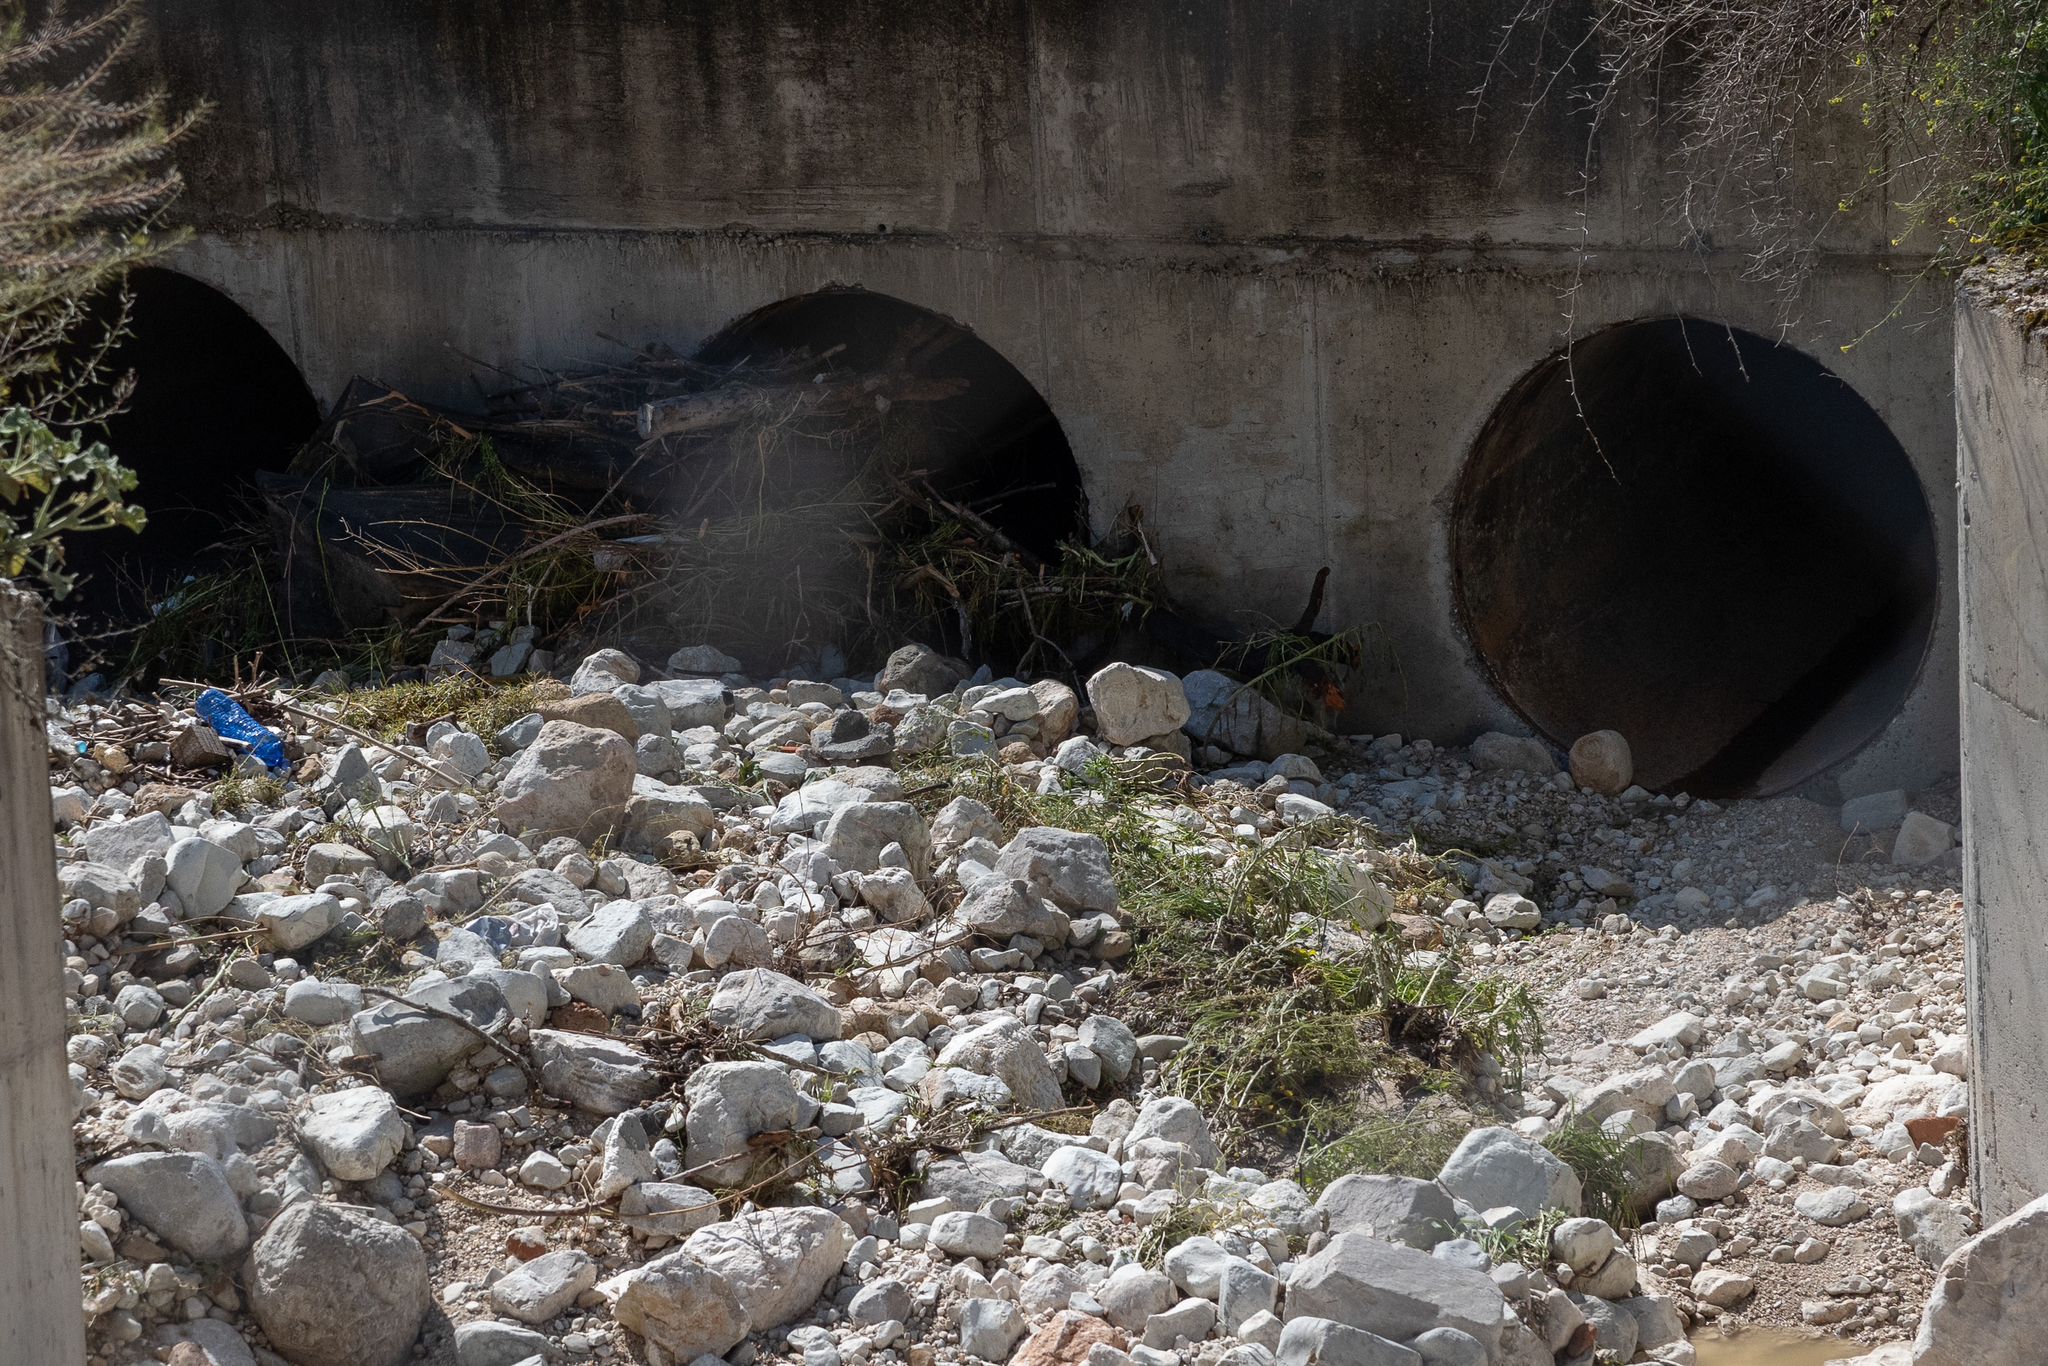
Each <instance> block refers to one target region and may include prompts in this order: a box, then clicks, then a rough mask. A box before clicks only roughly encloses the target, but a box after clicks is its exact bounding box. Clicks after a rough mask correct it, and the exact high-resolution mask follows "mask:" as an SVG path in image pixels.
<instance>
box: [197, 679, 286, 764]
mask: <svg viewBox="0 0 2048 1366" xmlns="http://www.w3.org/2000/svg"><path fill="white" fill-rule="evenodd" d="M192 709H193V710H194V711H196V712H198V713H199V719H200V720H202V721H204V722H206V724H207V725H209V726H212V727H213V729H214V733H215V734H216V735H218V736H220V738H221V739H223V740H234V741H238V742H240V743H241V744H242V745H244V746H246V747H247V749H248V751H249V752H250V753H251V754H253V755H255V756H256V757H257V758H258V759H259V760H261V761H262V763H263V766H264V767H265V768H270V769H278V768H285V767H287V766H288V765H287V763H286V761H285V757H284V741H283V740H282V739H280V738H279V737H278V736H277V734H276V733H275V732H274V731H272V730H271V729H270V728H269V727H267V726H265V725H264V724H263V723H262V722H261V721H258V720H257V719H256V718H255V717H253V716H251V715H249V713H248V712H247V711H245V710H243V708H242V704H241V703H239V702H237V701H235V699H234V698H232V697H229V696H228V695H227V694H226V693H224V692H222V691H221V690H220V689H219V688H208V689H207V690H206V691H205V692H203V693H201V694H199V700H198V701H197V702H195V703H193V704H192Z"/></svg>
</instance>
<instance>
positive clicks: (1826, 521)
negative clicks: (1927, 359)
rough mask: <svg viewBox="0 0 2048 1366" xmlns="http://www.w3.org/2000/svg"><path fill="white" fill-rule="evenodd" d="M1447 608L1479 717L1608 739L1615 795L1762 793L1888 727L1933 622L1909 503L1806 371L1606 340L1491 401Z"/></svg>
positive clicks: (1860, 418) (1741, 339) (1856, 408)
mask: <svg viewBox="0 0 2048 1366" xmlns="http://www.w3.org/2000/svg"><path fill="white" fill-rule="evenodd" d="M1452 517H1453V528H1452V541H1453V548H1452V553H1453V561H1454V571H1455V574H1456V590H1457V601H1458V607H1459V611H1460V614H1461V616H1462V618H1463V622H1464V626H1465V628H1466V630H1467V631H1468V633H1469V634H1470V637H1471V639H1472V642H1473V644H1474V646H1475V647H1476V648H1477V651H1478V653H1479V656H1480V659H1481V661H1482V664H1483V665H1484V667H1485V669H1486V670H1487V672H1488V673H1489V675H1490V676H1491V678H1492V681H1493V682H1494V685H1495V686H1496V687H1497V688H1498V689H1499V691H1500V692H1501V694H1502V696H1503V697H1504V698H1505V699H1506V700H1507V701H1508V702H1509V703H1510V704H1511V705H1512V706H1513V707H1514V708H1515V709H1516V710H1517V711H1519V712H1520V713H1521V715H1522V716H1523V717H1524V718H1525V719H1526V720H1527V721H1528V722H1529V723H1530V724H1531V725H1532V726H1534V727H1535V728H1536V729H1537V730H1539V731H1541V732H1542V733H1543V734H1545V735H1547V736H1549V737H1550V738H1551V739H1552V740H1555V741H1556V742H1558V743H1559V744H1570V743H1571V741H1572V740H1573V739H1574V738H1575V737H1576V736H1578V735H1580V734H1583V733H1584V732H1586V731H1590V730H1597V729H1602V728H1612V729H1615V730H1619V731H1621V732H1622V733H1623V734H1625V735H1626V736H1628V738H1629V741H1630V743H1631V745H1632V747H1633V749H1634V752H1635V760H1636V775H1637V781H1638V782H1640V783H1642V784H1643V785H1645V786H1647V787H1651V788H1659V789H1666V790H1674V791H1675V790H1685V791H1691V792H1695V793H1699V794H1703V795H1709V796H1730V795H1751V794H1768V793H1773V792H1780V791H1784V790H1785V789H1787V788H1790V787H1792V786H1795V785H1797V784H1799V783H1801V782H1803V781H1805V780H1806V779H1809V778H1812V777H1814V776H1815V775H1817V774H1820V773H1822V772H1823V771H1825V770H1826V769H1828V768H1829V767H1830V766H1831V765H1833V764H1835V763H1837V762H1839V761H1841V760H1843V759H1845V758H1847V757H1848V756H1849V755H1851V754H1853V753H1854V752H1855V751H1856V750H1857V749H1858V748H1859V747H1861V746H1862V745H1863V744H1864V743H1865V742H1867V741H1868V740H1870V739H1871V738H1872V737H1874V736H1875V735H1877V734H1878V733H1879V732H1880V731H1882V730H1883V729H1884V727H1885V726H1886V724H1887V723H1888V722H1889V721H1890V720H1891V719H1892V717H1893V716H1894V715H1895V714H1896V713H1897V712H1898V710H1899V708H1900V705H1901V703H1902V702H1903V701H1904V700H1905V697H1906V695H1907V693H1908V691H1909V689H1910V688H1911V686H1912V683H1913V680H1914V677H1915V675H1916V673H1917V671H1918V669H1919V667H1920V663H1921V660H1922V659H1923V657H1924V656H1925V654H1926V651H1927V647H1928V641H1929V634H1930V631H1931V628H1932V625H1933V622H1934V618H1935V613H1936V608H1937V605H1938V591H1939V583H1938V580H1939V575H1938V572H1937V567H1936V550H1935V543H1936V533H1935V526H1934V521H1933V518H1932V516H1931V515H1930V512H1929V508H1928V505H1927V501H1926V498H1925V496H1924V494H1923V492H1922V489H1921V484H1920V481H1919V479H1918V478H1917V477H1916V475H1915V472H1914V470H1913V468H1912V466H1911V464H1910V463H1909V461H1908V459H1907V457H1906V454H1905V452H1904V451H1903V450H1902V449H1901V447H1900V445H1899V443H1898V441H1897V440H1896V439H1894V438H1893V436H1892V435H1891V433H1890V432H1889V431H1888V430H1887V429H1886V427H1885V425H1884V422H1883V421H1882V420H1881V419H1880V418H1879V417H1878V416H1877V414H1876V413H1875V412H1873V411H1872V410H1871V408H1870V406H1869V405H1868V404H1866V403H1865V402H1864V401H1863V400H1862V399H1861V398H1859V397H1858V396H1857V395H1856V394H1855V393H1854V392H1853V391H1852V390H1851V389H1850V388H1849V387H1848V385H1846V384H1845V383H1843V382H1842V381H1841V380H1840V379H1838V378H1837V377H1836V376H1834V375H1833V374H1831V373H1829V372H1828V371H1827V370H1826V369H1825V368H1823V367H1822V366H1821V365H1820V364H1818V363H1817V362H1815V361H1814V360H1812V359H1810V358H1809V357H1807V356H1804V355H1802V354H1800V353H1799V352H1797V351H1795V350H1793V349H1791V348H1789V347H1785V346H1780V345H1775V344H1773V343H1771V342H1769V341H1766V340H1765V339H1763V338H1761V337H1758V336H1755V335H1753V334H1750V333H1747V332H1743V331H1740V330H1737V329H1732V328H1728V327H1724V326H1721V325H1718V324H1713V323H1704V322H1699V321H1695V320H1683V319H1667V320H1660V321H1646V322H1634V323H1625V324H1622V325H1620V326H1617V327H1613V328H1610V329H1608V330H1606V331H1604V332H1601V333H1599V334H1597V335H1595V336H1593V337H1591V338H1588V339H1586V340H1584V341H1582V342H1579V343H1578V344H1577V345H1576V346H1574V347H1572V348H1571V349H1570V350H1569V352H1567V353H1560V354H1559V355H1556V356H1553V357H1552V358H1550V359H1549V360H1547V361H1545V362H1544V363H1543V364H1542V365H1540V366H1538V367H1537V368H1536V369H1535V370H1534V371H1532V372H1531V373H1529V374H1528V375H1526V376H1525V377H1524V378H1523V379H1522V380H1521V381H1520V382H1519V383H1518V384H1516V385H1515V387H1514V388H1513V389H1512V390H1511V391H1510V393H1509V394H1508V396H1507V398H1506V399H1505V400H1504V401H1503V402H1502V403H1501V405H1500V406H1499V408H1498V409H1497V410H1496V411H1495V413H1494V415H1493V417H1492V419H1491V420H1490V422H1489V423H1488V424H1487V426H1486V428H1485V430H1484V432H1483V433H1482V435H1481V437H1480V439H1479V441H1478V443H1477V445H1476V447H1475V448H1474V450H1473V452H1472V455H1471V457H1470V459H1469V461H1468V463H1467V464H1466V466H1465V469H1464V471H1463V473H1462V475H1461V477H1460V479H1459V482H1458V486H1457V491H1456V495H1455V503H1454V508H1453V512H1452Z"/></svg>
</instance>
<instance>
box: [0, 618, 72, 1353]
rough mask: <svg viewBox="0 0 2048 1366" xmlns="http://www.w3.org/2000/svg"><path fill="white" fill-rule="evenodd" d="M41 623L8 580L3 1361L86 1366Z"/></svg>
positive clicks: (3, 782)
mask: <svg viewBox="0 0 2048 1366" xmlns="http://www.w3.org/2000/svg"><path fill="white" fill-rule="evenodd" d="M42 638H43V631H42V615H41V613H40V611H39V610H38V609H37V606H36V603H35V600H34V599H33V598H31V597H29V596H28V595H27V594H26V593H22V592H19V591H17V590H16V589H15V587H14V586H13V584H11V583H9V582H7V581H6V580H4V579H0V1209H4V1210H5V1211H6V1218H7V1237H6V1239H5V1240H4V1241H0V1305H5V1306H6V1310H5V1312H0V1361H9V1362H15V1361H19V1362H30V1361H48V1362H53V1363H70V1362H80V1361H84V1360H85V1324H84V1320H83V1319H82V1318H81V1317H80V1315H79V1312H78V1198H77V1193H76V1192H77V1186H76V1177H75V1175H74V1173H73V1170H72V1153H71V1116H72V1104H71V1078H70V1075H69V1073H68V1071H67V1069H66V1063H65V1058H64V1033H65V1028H64V1026H65V1020H64V986H63V983H64V944H63V939H62V927H61V925H60V924H59V922H58V921H57V919H56V918H55V917H54V916H52V915H51V914H50V908H51V907H52V906H55V905H57V904H58V896H57V877H56V871H55V869H54V868H53V866H52V865H51V862H50V830H51V824H50V798H49V785H48V782H47V781H46V780H47V776H48V771H49V760H48V756H47V754H46V750H47V746H48V742H47V741H46V739H45V738H44V735H43V717H42V711H43V686H42V684H43V680H42V660H43V652H42Z"/></svg>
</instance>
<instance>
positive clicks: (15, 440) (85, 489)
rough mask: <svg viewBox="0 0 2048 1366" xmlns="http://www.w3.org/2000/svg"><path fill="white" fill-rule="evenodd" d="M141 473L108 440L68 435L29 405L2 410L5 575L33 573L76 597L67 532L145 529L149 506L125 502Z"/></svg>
mask: <svg viewBox="0 0 2048 1366" xmlns="http://www.w3.org/2000/svg"><path fill="white" fill-rule="evenodd" d="M134 488H135V472H134V471H133V470H130V469H129V468H128V467H127V466H126V465H123V464H122V463H121V462H120V461H119V460H117V459H115V458H114V453H113V452H112V451H110V450H108V449H107V448H106V446H105V445H103V444H102V443H100V442H97V441H95V442H93V443H92V444H91V445H84V444H82V443H81V442H80V441H79V439H78V438H77V437H76V436H60V435H58V434H57V433H56V432H54V431H52V430H50V428H49V426H48V425H47V424H46V423H44V422H43V421H41V420H40V419H38V418H37V417H36V416H35V415H34V414H32V413H30V412H29V411H28V410H27V409H25V408H8V409H6V410H4V411H0V577H6V578H20V577H23V576H28V577H32V578H35V579H37V580H39V581H40V582H41V583H42V584H43V585H44V586H45V587H46V588H48V589H49V592H50V596H51V597H53V598H56V599H58V600H60V601H61V600H62V599H64V598H65V597H67V596H69V595H70V593H71V589H72V587H73V585H74V582H75V580H74V579H73V578H72V576H71V575H70V574H69V573H67V572H66V571H65V569H64V537H66V536H70V535H75V534H77V533H80V532H87V531H105V530H108V529H109V528H112V527H123V528H125V529H127V530H129V531H140V530H142V526H143V522H144V516H143V512H142V509H141V508H139V507H136V506H135V505H133V504H132V503H129V502H127V501H125V496H126V495H127V494H128V493H129V492H131V491H132V490H133V489H134Z"/></svg>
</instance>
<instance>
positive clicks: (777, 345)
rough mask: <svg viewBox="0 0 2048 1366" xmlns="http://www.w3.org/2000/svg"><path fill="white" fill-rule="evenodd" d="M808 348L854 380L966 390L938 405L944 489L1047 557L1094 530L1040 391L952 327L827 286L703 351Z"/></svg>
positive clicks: (936, 473) (883, 298)
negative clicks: (875, 377)
mask: <svg viewBox="0 0 2048 1366" xmlns="http://www.w3.org/2000/svg"><path fill="white" fill-rule="evenodd" d="M799 348H801V349H804V350H808V351H810V352H812V353H813V354H818V355H823V354H824V353H826V352H831V353H832V354H831V355H830V357H829V358H828V360H827V363H828V364H830V365H831V366H832V367H834V368H844V369H850V370H855V371H864V370H879V369H885V368H896V369H902V370H906V371H908V372H910V373H913V374H916V375H918V376H920V377H924V378H929V379H958V380H962V381H965V386H966V387H965V388H964V389H963V390H962V391H961V392H960V393H959V394H958V395H957V396H955V397H953V398H949V399H946V400H943V401H942V402H940V403H937V404H934V405H933V412H932V419H933V421H932V430H933V432H934V433H935V436H936V439H937V446H936V448H935V449H934V450H932V451H931V453H930V454H931V462H930V466H931V467H930V473H931V475H932V480H933V483H934V485H935V487H937V488H938V490H939V491H940V492H941V493H943V494H945V495H946V496H947V497H948V498H950V499H953V500H955V501H956V502H959V503H962V504H964V505H966V506H968V507H970V508H971V509H972V510H973V511H975V512H976V513H978V514H980V515H981V516H983V517H985V518H987V519H988V521H989V522H990V523H991V524H992V525H993V526H995V527H996V528H997V529H998V530H1000V531H1001V532H1003V534H1005V535H1006V536H1008V537H1010V538H1011V539H1012V540H1014V541H1016V542H1017V543H1018V544H1019V545H1021V546H1023V547H1024V548H1025V549H1027V550H1029V551H1031V552H1032V553H1033V554H1035V555H1037V556H1039V557H1040V558H1041V559H1047V560H1050V559H1054V558H1056V555H1057V551H1058V546H1059V543H1060V542H1061V541H1064V540H1070V539H1073V538H1075V537H1078V536H1081V535H1082V534H1083V532H1084V530H1085V528H1086V526H1087V524H1088V523H1087V508H1086V501H1085V499H1084V497H1083V494H1082V488H1081V471H1080V468H1079V466H1078V465H1077V464H1076V463H1075V460H1074V452H1073V450H1072V448H1071V447H1069V446H1068V444H1067V437H1066V433H1064V432H1063V431H1061V430H1060V424H1059V419H1058V418H1056V417H1055V416H1054V415H1053V411H1052V408H1051V407H1050V406H1049V405H1048V404H1047V403H1046V401H1045V399H1044V398H1042V397H1041V396H1040V395H1039V393H1038V391H1037V390H1036V389H1034V388H1033V387H1032V386H1031V382H1030V381H1029V380H1027V379H1026V378H1024V376H1023V375H1022V374H1020V373H1019V372H1018V370H1017V368H1016V367H1015V366H1014V365H1012V364H1010V362H1009V361H1007V360H1005V359H1004V358H1003V357H1002V355H1001V354H1000V353H999V352H997V351H996V350H995V348H993V347H991V346H990V345H988V343H986V342H984V341H982V340H981V339H980V338H978V337H976V336H975V335H974V334H973V333H972V332H970V331H968V330H967V329H966V328H965V327H962V326H961V325H960V324H958V323H956V322H954V321H952V320H951V319H949V318H945V317H942V316H941V315H939V314H937V313H934V312H932V311H931V310H929V309H925V308H920V307H918V306H917V305H916V304H912V303H907V302H905V301H904V300H902V299H897V298H892V297H890V296H889V295H886V294H877V293H874V292H872V291H869V290H864V289H826V290H820V291H818V292H816V293H812V294H805V295H800V296H798V297H796V298H792V299H784V300H782V301H781V302H779V303H774V304H770V305H768V306H767V307H765V308H760V309H756V310H755V311H754V312H752V313H749V314H747V315H746V316H745V317H743V318H740V319H739V320H737V321H736V322H734V323H732V324H730V325H729V326H727V327H726V328H725V329H723V330H722V331H720V332H719V333H718V334H717V335H716V336H714V337H712V338H711V339H710V340H709V341H707V342H706V343H705V344H704V346H703V347H702V348H701V349H700V350H699V352H698V358H699V359H700V360H703V361H705V362H707V363H711V364H718V365H726V364H732V363H734V362H738V361H741V360H744V359H745V358H746V357H747V356H749V355H750V354H758V353H765V352H770V351H776V352H779V351H789V350H795V349H799Z"/></svg>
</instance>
